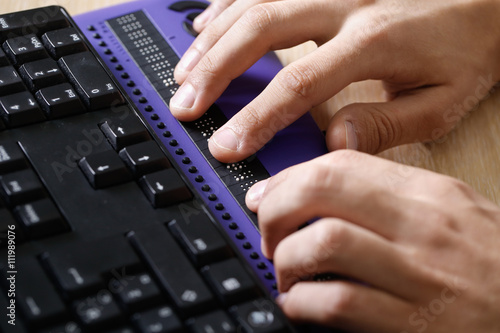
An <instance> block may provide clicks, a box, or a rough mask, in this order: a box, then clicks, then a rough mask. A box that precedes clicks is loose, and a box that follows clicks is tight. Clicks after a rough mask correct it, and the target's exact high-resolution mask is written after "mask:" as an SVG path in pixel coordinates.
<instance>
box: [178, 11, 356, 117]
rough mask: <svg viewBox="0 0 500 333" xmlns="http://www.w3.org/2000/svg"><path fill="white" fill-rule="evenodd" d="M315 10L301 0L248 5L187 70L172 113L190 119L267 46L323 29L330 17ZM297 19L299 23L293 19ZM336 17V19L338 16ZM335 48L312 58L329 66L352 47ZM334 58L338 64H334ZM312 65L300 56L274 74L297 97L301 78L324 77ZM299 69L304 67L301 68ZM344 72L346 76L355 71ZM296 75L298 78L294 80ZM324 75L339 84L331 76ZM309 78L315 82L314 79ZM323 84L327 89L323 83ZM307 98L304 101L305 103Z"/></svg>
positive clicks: (295, 40)
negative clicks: (338, 51)
mask: <svg viewBox="0 0 500 333" xmlns="http://www.w3.org/2000/svg"><path fill="white" fill-rule="evenodd" d="M317 11H318V8H317V7H316V6H314V4H313V3H310V2H302V1H290V2H288V1H287V2H270V3H266V4H261V5H259V6H254V7H252V8H251V9H250V10H248V11H247V12H246V13H245V15H244V16H243V18H242V19H240V20H239V21H238V22H237V23H235V24H234V25H233V26H232V27H231V29H230V30H229V31H228V32H227V33H226V34H225V35H224V36H223V37H222V38H221V39H220V40H219V41H218V42H217V44H216V45H215V46H214V47H213V48H212V49H210V51H208V53H207V54H206V55H205V56H203V57H202V59H201V60H200V62H199V63H198V65H197V66H196V67H195V68H194V69H193V70H192V71H191V72H190V74H189V75H188V77H187V78H186V80H185V81H184V83H183V84H182V86H181V87H180V89H179V90H178V91H177V93H176V94H175V95H174V97H173V98H172V100H171V102H170V110H171V111H172V114H173V115H174V116H176V117H177V118H178V119H180V120H183V121H191V120H194V119H196V118H197V117H199V116H200V115H201V114H203V113H204V112H205V111H206V110H207V109H208V107H209V106H210V105H212V104H213V102H214V101H215V100H216V99H217V98H218V97H219V96H220V95H221V94H222V92H223V91H224V90H225V89H226V87H227V86H228V85H229V83H230V82H231V80H233V79H234V78H236V77H238V76H239V75H241V74H242V73H243V72H244V71H245V70H247V69H248V68H249V67H250V66H251V65H252V64H254V63H255V62H256V61H257V60H258V59H259V58H261V57H262V56H263V55H264V54H265V53H266V52H268V51H269V50H271V49H275V48H283V47H288V46H293V45H296V44H299V43H301V42H303V41H306V40H309V39H310V38H315V37H316V36H321V35H322V34H324V31H325V30H326V28H327V27H329V26H331V25H332V23H331V19H330V18H328V19H327V17H326V15H323V16H320V17H323V19H322V20H321V19H317V18H316V17H317V15H314V14H315V13H316V12H317ZM297 21H300V22H303V23H304V24H303V25H302V24H301V25H297V24H296V22H297ZM338 21H339V24H340V21H341V20H338ZM303 27H307V28H303ZM318 38H319V37H318ZM339 49H342V50H344V54H342V55H336V56H332V51H331V50H330V51H326V50H324V51H322V52H318V53H317V55H316V56H315V57H314V58H313V61H314V60H318V61H320V63H322V65H325V66H328V65H330V67H333V65H334V64H335V65H336V66H340V65H341V62H342V61H343V62H344V63H345V62H346V61H347V60H346V59H345V57H344V56H345V53H348V51H347V50H350V51H351V52H355V50H353V48H348V47H342V48H340V47H339ZM333 53H335V52H333ZM355 53H357V52H355ZM336 61H338V62H339V64H336ZM318 66H319V65H311V64H310V63H307V64H305V65H304V64H303V61H302V66H301V67H300V68H297V67H290V68H289V69H288V70H285V71H284V72H282V74H281V75H278V76H281V77H280V79H279V80H281V81H284V83H288V85H289V86H290V87H288V86H287V87H285V88H289V89H295V91H296V93H295V94H293V91H288V95H291V96H294V97H295V98H297V97H299V98H300V97H301V94H302V93H307V92H308V91H307V92H306V91H304V89H305V90H309V88H311V87H307V88H306V87H304V86H305V85H307V82H305V83H304V82H302V80H306V81H307V80H310V79H313V78H314V79H315V78H316V77H315V76H316V74H321V75H320V77H319V78H320V79H321V78H323V77H326V76H327V75H326V74H323V72H322V69H321V70H320V69H318V68H317V67H318ZM302 67H304V68H302ZM313 67H315V68H313ZM302 69H305V70H306V71H305V72H302ZM345 72H348V73H349V74H350V75H349V76H350V77H352V75H353V73H354V72H356V71H355V70H354V71H353V70H350V71H345ZM297 79H299V80H301V81H299V82H296V81H297ZM330 81H334V82H335V83H336V85H337V86H338V85H339V83H338V82H337V81H335V80H333V79H331V78H330ZM314 83H315V84H316V81H314ZM316 85H317V86H322V85H319V84H316ZM302 88H304V89H302ZM318 88H319V87H318ZM339 89H340V88H338V90H339ZM271 90H272V89H271ZM323 90H327V89H326V88H325V87H324V88H323ZM271 93H272V94H274V96H273V97H274V98H275V97H276V95H275V94H276V93H281V92H279V91H277V89H274V91H272V92H271ZM268 94H269V92H268ZM297 95H299V96H297ZM278 96H279V95H278ZM303 104H305V103H303ZM310 104H311V103H310V102H309V101H308V103H307V105H310Z"/></svg>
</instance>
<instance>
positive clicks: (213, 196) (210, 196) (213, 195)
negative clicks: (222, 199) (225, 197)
mask: <svg viewBox="0 0 500 333" xmlns="http://www.w3.org/2000/svg"><path fill="white" fill-rule="evenodd" d="M208 200H210V201H215V200H217V196H216V195H215V194H213V193H212V194H210V195H209V196H208Z"/></svg>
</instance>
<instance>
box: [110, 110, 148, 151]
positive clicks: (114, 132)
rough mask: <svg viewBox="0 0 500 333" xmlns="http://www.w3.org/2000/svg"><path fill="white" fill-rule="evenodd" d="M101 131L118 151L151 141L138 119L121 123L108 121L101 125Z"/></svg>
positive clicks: (134, 118)
mask: <svg viewBox="0 0 500 333" xmlns="http://www.w3.org/2000/svg"><path fill="white" fill-rule="evenodd" d="M101 131H102V132H103V133H104V135H105V136H106V138H107V139H108V141H109V143H111V146H113V148H114V149H115V150H117V151H118V150H121V149H123V148H125V147H126V146H130V145H133V144H136V143H139V142H142V141H147V140H150V139H151V137H150V136H149V134H148V131H147V130H146V127H144V125H143V124H142V123H141V122H140V120H139V119H137V118H136V117H127V118H126V120H123V121H121V122H119V123H115V122H110V121H106V122H104V123H103V124H102V125H101Z"/></svg>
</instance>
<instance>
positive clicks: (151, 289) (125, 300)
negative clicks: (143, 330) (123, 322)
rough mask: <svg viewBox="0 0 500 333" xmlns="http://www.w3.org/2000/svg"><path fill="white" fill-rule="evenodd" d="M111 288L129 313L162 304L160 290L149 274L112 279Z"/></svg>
mask: <svg viewBox="0 0 500 333" xmlns="http://www.w3.org/2000/svg"><path fill="white" fill-rule="evenodd" d="M110 286H111V287H112V288H113V290H116V291H117V297H118V299H119V300H120V302H121V303H122V304H124V305H125V307H126V308H127V309H128V310H129V311H139V310H144V309H145V308H147V307H151V306H152V305H157V304H159V303H161V302H162V300H163V297H162V295H161V293H160V289H159V288H158V287H157V286H156V284H155V282H154V281H153V279H152V278H151V276H150V275H149V274H147V273H143V274H139V275H133V276H127V278H124V279H112V280H111V284H110Z"/></svg>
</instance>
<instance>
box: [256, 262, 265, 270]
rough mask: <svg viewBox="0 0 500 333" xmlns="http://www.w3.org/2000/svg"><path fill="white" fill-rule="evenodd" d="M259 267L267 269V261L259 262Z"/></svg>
mask: <svg viewBox="0 0 500 333" xmlns="http://www.w3.org/2000/svg"><path fill="white" fill-rule="evenodd" d="M257 268H258V269H266V268H267V265H266V263H265V262H259V263H258V264H257Z"/></svg>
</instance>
